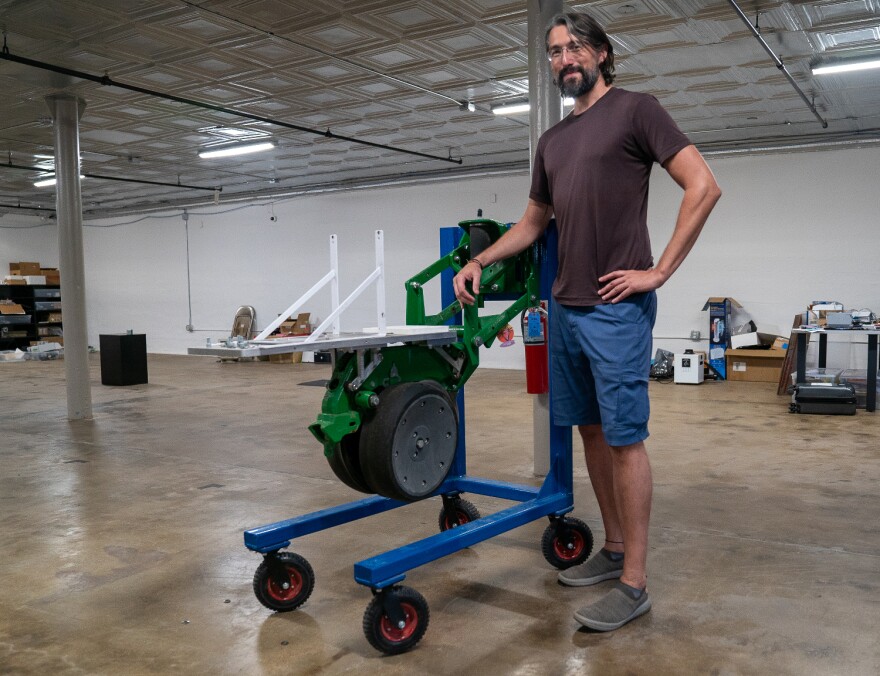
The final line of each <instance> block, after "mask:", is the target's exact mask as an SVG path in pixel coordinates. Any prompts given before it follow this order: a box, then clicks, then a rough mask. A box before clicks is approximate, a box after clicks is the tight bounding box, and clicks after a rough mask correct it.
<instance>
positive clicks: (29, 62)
mask: <svg viewBox="0 0 880 676" xmlns="http://www.w3.org/2000/svg"><path fill="white" fill-rule="evenodd" d="M0 58H2V59H5V60H6V61H12V62H14V63H20V64H22V65H24V66H30V67H31V68H39V69H41V70H48V71H50V72H53V73H60V74H61V75H69V76H71V77H78V78H80V79H82V80H88V81H90V82H97V83H98V84H101V85H104V86H107V87H118V88H119V89H125V90H127V91H130V92H137V93H138V94H146V95H147V96H154V97H156V98H160V99H165V100H166V101H175V102H176V103H183V104H186V105H188V106H195V107H196V108H203V109H205V110H213V111H214V112H217V113H223V114H225V115H233V116H237V117H243V118H245V119H247V120H254V121H255V122H263V123H265V124H273V125H276V126H279V127H284V128H285V129H293V130H294V131H301V132H304V133H306V134H315V135H316V136H323V137H324V138H333V139H338V140H340V141H348V142H349V143H358V144H360V145H364V146H370V147H371V148H379V149H380V150H391V151H394V152H396V153H403V154H405V155H414V156H416V157H424V158H427V159H429V160H439V161H441V162H452V163H453V164H461V163H462V160H461V158H459V159H455V158H453V157H452V156H451V155H450V156H448V157H443V156H442V155H430V154H428V153H420V152H418V151H417V150H406V149H405V148H396V147H395V146H389V145H385V144H383V143H373V142H372V141H364V140H362V139H358V138H354V137H352V136H343V135H341V134H334V133H333V132H332V131H330V130H329V129H327V130H326V131H320V130H318V129H312V128H311V127H303V126H301V125H298V124H291V123H290V122H282V121H281V120H273V119H272V118H270V117H263V116H261V115H253V114H252V113H246V112H244V111H241V110H235V109H233V108H226V107H225V106H218V105H215V104H213V103H205V102H204V101H196V100H195V99H187V98H184V97H182V96H175V95H174V94H166V93H165V92H159V91H156V90H155V89H147V88H146V87H138V86H137V85H130V84H125V83H122V82H116V81H115V80H112V79H110V76H109V75H103V76H99V75H93V74H92V73H86V72H83V71H80V70H74V69H72V68H65V67H63V66H56V65H55V64H51V63H46V62H44V61H36V60H34V59H28V58H27V57H24V56H17V55H15V54H12V53H11V52H8V51H0Z"/></svg>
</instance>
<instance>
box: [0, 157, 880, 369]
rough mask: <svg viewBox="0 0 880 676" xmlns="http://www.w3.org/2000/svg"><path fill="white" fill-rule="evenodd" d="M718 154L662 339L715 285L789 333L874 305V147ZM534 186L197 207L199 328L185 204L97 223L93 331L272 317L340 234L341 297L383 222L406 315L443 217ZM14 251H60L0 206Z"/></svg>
mask: <svg viewBox="0 0 880 676" xmlns="http://www.w3.org/2000/svg"><path fill="white" fill-rule="evenodd" d="M710 165H711V166H712V169H713V171H714V172H715V174H716V177H717V178H718V182H719V183H720V185H721V187H722V189H723V191H724V196H723V197H722V199H721V202H720V203H719V205H718V207H717V208H716V210H715V212H714V213H713V214H712V217H711V219H710V221H709V223H708V225H707V226H706V229H705V231H704V233H703V235H702V236H701V238H700V240H699V241H698V243H697V245H696V247H695V249H694V251H693V252H692V253H691V255H690V257H689V258H688V259H687V261H685V263H684V265H683V266H682V268H681V269H680V270H679V271H678V273H676V275H675V276H674V277H673V278H672V279H671V280H670V281H669V282H668V283H667V284H666V286H664V287H663V288H662V289H660V291H659V296H660V313H659V316H658V320H657V326H656V329H655V345H656V346H657V347H663V348H665V349H669V350H672V351H682V350H683V349H685V348H686V347H695V348H700V347H703V348H705V342H702V343H693V342H692V341H690V340H688V335H689V333H690V331H691V330H694V329H698V330H700V331H702V333H703V335H706V334H707V333H708V319H707V317H706V314H705V313H703V312H702V311H701V308H702V306H703V302H704V301H705V299H706V297H708V296H714V295H721V296H733V297H734V298H736V299H737V300H739V301H740V302H741V303H742V304H743V306H744V308H745V310H747V311H748V313H749V314H750V315H751V317H752V318H753V319H754V320H755V322H756V323H757V324H758V326H759V328H760V329H761V330H764V331H767V332H771V333H782V334H785V335H787V334H788V331H789V328H790V326H791V321H792V318H793V316H794V314H795V313H796V312H799V311H801V310H802V309H804V308H805V306H806V304H807V303H808V302H810V301H811V300H813V299H819V298H822V299H834V300H839V301H841V302H842V303H844V304H845V305H846V306H847V307H854V308H863V307H870V308H872V309H874V310H875V311H880V275H878V274H877V261H878V252H880V234H878V230H877V227H876V226H877V218H878V216H877V215H878V212H880V197H878V191H877V189H876V174H877V169H878V167H880V149H877V148H872V149H849V150H834V151H824V152H813V153H800V154H788V155H784V154H780V155H767V156H760V157H754V156H753V157H740V158H724V159H714V160H712V159H710ZM609 189H613V186H611V187H610V188H609ZM651 191H652V192H651V202H650V204H651V207H650V218H649V220H650V227H651V235H652V240H653V243H654V252H655V258H658V257H659V255H660V252H661V251H662V248H663V247H664V246H665V244H666V242H667V241H668V239H669V237H670V235H671V232H672V227H673V224H674V219H675V214H676V212H677V209H678V204H679V199H680V190H679V189H678V187H677V186H676V185H675V184H674V183H673V182H672V181H671V180H670V179H669V178H668V177H667V176H666V175H665V173H664V172H663V171H662V170H660V169H659V168H658V169H657V170H656V171H655V174H654V179H653V182H652V186H651ZM527 192H528V177H527V176H526V175H525V174H522V175H518V176H509V177H502V178H483V179H475V178H468V179H464V180H459V181H447V182H439V183H434V184H430V185H419V186H408V187H397V188H381V189H371V190H358V191H351V192H347V193H333V194H327V195H317V196H309V197H300V198H296V199H290V200H287V201H278V202H275V203H274V204H273V205H268V204H260V205H252V206H243V205H235V204H229V205H224V204H223V203H222V202H221V203H220V204H219V205H217V206H214V207H210V208H209V207H206V208H202V209H198V210H195V211H194V212H192V213H191V214H190V217H189V222H188V230H189V233H188V234H189V264H190V272H189V274H190V280H191V299H192V300H191V305H192V324H193V326H194V327H195V332H193V333H190V332H187V330H186V326H187V324H189V323H190V315H189V302H188V298H187V232H186V228H185V223H184V221H183V219H182V217H181V216H180V214H174V215H166V216H161V217H156V216H150V217H146V218H143V217H141V218H138V217H127V218H120V219H112V220H103V221H99V222H89V223H87V227H86V228H85V237H84V244H85V261H86V267H87V274H86V284H87V291H86V299H87V304H88V314H89V342H90V343H91V344H93V345H97V344H98V335H99V334H101V333H112V332H120V331H125V330H126V329H132V330H134V331H135V332H138V333H140V332H145V333H146V334H147V340H148V349H149V350H150V351H151V352H166V353H184V352H185V351H186V349H187V348H188V347H191V346H194V345H201V344H203V343H204V341H205V338H207V337H209V336H211V337H215V338H219V337H222V336H225V335H227V334H228V332H229V329H230V327H231V324H232V318H233V315H234V313H235V310H236V309H237V308H238V306H239V305H245V304H247V305H253V306H254V307H256V309H257V318H258V324H259V325H260V326H265V325H266V324H267V323H269V321H271V320H272V319H273V318H274V317H275V316H276V314H277V313H278V312H280V311H282V310H283V309H285V308H286V307H287V306H288V305H289V304H290V303H291V302H292V301H293V300H294V299H295V298H296V297H297V296H299V295H300V294H301V293H302V292H303V291H305V290H306V289H307V288H308V287H310V286H311V285H312V284H313V283H314V282H315V281H317V280H318V279H319V278H320V277H321V276H322V275H323V274H324V273H325V272H326V270H327V269H328V267H329V263H328V261H329V259H328V237H329V235H330V234H331V233H336V234H337V235H338V236H339V255H340V260H341V262H342V273H341V293H342V295H343V297H344V296H345V295H347V293H348V292H349V291H350V290H352V289H353V288H354V287H355V286H356V285H357V284H358V283H359V281H360V280H361V279H363V278H364V277H365V276H366V275H367V274H369V272H370V271H371V270H372V269H373V267H374V254H373V235H372V233H373V231H374V230H376V229H382V230H384V232H385V260H386V265H387V271H386V283H387V299H388V307H387V312H388V321H389V323H390V324H402V323H403V322H404V308H405V305H404V293H403V281H404V280H405V279H406V278H407V277H409V276H411V275H412V274H414V273H415V272H417V271H418V270H420V269H421V268H422V267H424V266H426V265H428V264H429V263H431V262H432V261H433V260H435V259H436V258H437V256H438V251H439V243H438V230H439V228H441V227H444V226H450V225H455V224H456V223H457V222H458V221H459V220H462V219H465V218H473V217H475V216H476V213H477V209H478V208H482V209H483V211H484V215H485V216H486V217H489V218H495V219H497V220H500V221H513V220H516V218H518V217H519V215H520V214H521V213H522V211H523V208H524V207H525V202H526V196H527ZM273 214H274V216H275V217H276V219H277V220H275V221H274V222H272V221H271V220H270V216H272V215H273ZM34 226H36V227H34ZM13 260H38V261H40V263H41V264H43V265H44V266H53V265H55V264H57V262H58V244H57V227H56V226H55V225H54V224H49V225H41V221H40V219H38V218H34V217H20V216H12V215H6V216H3V217H2V218H0V262H2V264H4V265H5V262H6V261H13ZM426 291H427V298H428V308H429V311H432V310H436V309H439V289H438V288H437V285H436V284H434V285H433V288H431V287H430V286H429V288H428V289H427V290H426ZM373 298H374V296H373V295H372V294H368V295H367V296H365V298H364V301H363V302H361V303H360V304H358V305H357V306H355V307H354V308H353V309H352V310H351V314H347V315H346V316H345V317H344V318H343V325H342V328H343V330H357V329H360V328H362V327H364V326H375V323H376V322H375V314H374V313H375V310H374V306H373V305H372V299H373ZM307 309H308V310H310V311H311V312H312V316H313V318H314V317H316V316H317V317H319V318H323V317H326V316H327V314H328V312H329V291H325V292H322V293H321V294H320V295H319V296H318V297H317V298H316V299H315V300H314V302H312V303H310V304H309V306H308V308H307ZM516 328H517V331H518V327H516ZM862 341H863V342H864V339H862ZM837 342H839V341H832V343H833V344H832V345H831V347H830V349H829V360H833V361H834V363H836V364H841V365H842V366H848V367H864V363H865V354H864V353H865V350H864V348H863V347H861V346H859V347H856V348H851V347H850V346H849V343H848V342H841V343H840V345H838V344H837ZM483 359H484V360H483V364H484V365H485V366H491V367H508V368H520V367H521V365H522V348H521V345H519V344H517V345H516V346H515V347H510V348H499V347H497V346H496V347H493V348H492V349H491V350H489V351H488V352H487V353H486V354H485V356H484V358H483Z"/></svg>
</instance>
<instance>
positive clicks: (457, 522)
mask: <svg viewBox="0 0 880 676" xmlns="http://www.w3.org/2000/svg"><path fill="white" fill-rule="evenodd" d="M479 518H480V510H478V509H477V508H476V507H475V506H474V504H473V503H472V502H469V501H467V500H463V499H461V498H453V499H451V500H448V501H447V500H446V499H445V498H444V500H443V507H442V508H441V509H440V518H439V519H438V520H437V521H438V525H439V526H440V532H441V533H442V532H443V531H445V530H449V529H450V528H455V527H456V526H463V525H464V524H466V523H470V522H471V521H476V520H477V519H479Z"/></svg>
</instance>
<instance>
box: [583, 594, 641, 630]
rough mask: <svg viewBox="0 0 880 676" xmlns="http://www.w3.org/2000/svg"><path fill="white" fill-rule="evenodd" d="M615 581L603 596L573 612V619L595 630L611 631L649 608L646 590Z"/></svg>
mask: <svg viewBox="0 0 880 676" xmlns="http://www.w3.org/2000/svg"><path fill="white" fill-rule="evenodd" d="M637 591H638V590H636V589H633V588H632V587H630V586H629V585H625V584H623V583H622V582H617V583H616V584H615V585H614V587H612V588H611V591H609V592H608V593H607V594H605V596H603V597H602V598H601V599H599V600H598V601H596V602H595V603H592V604H590V605H588V606H584V607H583V608H581V609H580V610H579V611H577V612H576V613H575V614H574V619H576V620H577V621H578V622H580V623H581V624H582V625H584V626H585V627H588V628H590V629H594V630H596V631H613V630H614V629H618V628H620V627H622V626H623V625H625V624H626V623H627V622H629V621H631V620H634V619H636V618H637V617H639V616H640V615H644V614H645V613H647V612H648V611H649V610H651V599H650V598H649V597H648V592H647V591H644V590H642V592H641V594H640V595H639V597H638V598H635V597H634V596H635V594H636V593H637Z"/></svg>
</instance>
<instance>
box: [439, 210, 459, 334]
mask: <svg viewBox="0 0 880 676" xmlns="http://www.w3.org/2000/svg"><path fill="white" fill-rule="evenodd" d="M463 234H464V232H463V231H462V229H461V228H459V227H458V226H455V227H452V228H440V257H441V258H442V257H443V256H446V255H447V254H449V253H450V252H451V251H452V250H453V249H455V248H456V247H457V246H458V244H459V242H461V236H462V235H463ZM453 277H455V273H454V272H453V271H452V270H451V269H450V268H446V269H445V270H444V271H443V272H441V273H440V307H447V306H448V305H449V304H450V303H453V302H454V301H455V291H454V290H453V288H452V278H453ZM446 323H447V324H461V323H462V318H461V312H459V313H458V314H456V315H455V316H454V317H450V318H449V320H448V321H447V322H446Z"/></svg>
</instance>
